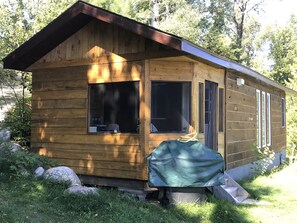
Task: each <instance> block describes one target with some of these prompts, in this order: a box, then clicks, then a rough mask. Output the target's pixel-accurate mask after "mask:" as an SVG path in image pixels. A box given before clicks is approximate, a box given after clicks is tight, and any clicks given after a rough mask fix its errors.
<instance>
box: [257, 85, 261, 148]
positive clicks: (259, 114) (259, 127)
mask: <svg viewBox="0 0 297 223" xmlns="http://www.w3.org/2000/svg"><path fill="white" fill-rule="evenodd" d="M256 102H257V148H261V147H262V146H261V144H262V140H261V139H262V137H261V136H262V128H261V127H262V119H261V92H260V90H258V89H256Z"/></svg>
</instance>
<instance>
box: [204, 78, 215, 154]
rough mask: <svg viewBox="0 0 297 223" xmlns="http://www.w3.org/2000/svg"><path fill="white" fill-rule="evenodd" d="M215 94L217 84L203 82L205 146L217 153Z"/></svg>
mask: <svg viewBox="0 0 297 223" xmlns="http://www.w3.org/2000/svg"><path fill="white" fill-rule="evenodd" d="M217 92H218V84H217V83H215V82H212V81H205V118H204V121H205V125H204V129H205V131H204V138H205V145H206V146H208V147H209V148H211V149H213V150H216V151H218V131H217V94H218V93H217Z"/></svg>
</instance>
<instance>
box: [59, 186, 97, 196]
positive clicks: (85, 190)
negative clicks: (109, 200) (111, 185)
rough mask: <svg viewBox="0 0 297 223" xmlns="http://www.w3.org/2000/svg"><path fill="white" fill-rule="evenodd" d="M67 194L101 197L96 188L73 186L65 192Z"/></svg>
mask: <svg viewBox="0 0 297 223" xmlns="http://www.w3.org/2000/svg"><path fill="white" fill-rule="evenodd" d="M64 193H65V194H77V195H99V193H98V189H97V188H96V187H85V186H72V187H69V188H68V189H66V190H65V191H64Z"/></svg>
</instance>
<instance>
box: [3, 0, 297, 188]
mask: <svg viewBox="0 0 297 223" xmlns="http://www.w3.org/2000/svg"><path fill="white" fill-rule="evenodd" d="M4 67H5V68H8V69H17V70H23V71H30V72H32V75H33V77H32V109H33V110H32V134H31V148H32V151H36V152H37V153H39V154H42V155H45V156H48V157H53V158H55V159H56V160H58V161H59V162H60V163H61V164H62V165H67V166H69V167H71V168H73V169H74V170H75V171H76V173H78V174H79V175H80V176H81V178H82V179H83V181H84V182H85V183H95V184H99V185H107V186H127V187H135V188H143V187H144V186H145V183H146V180H147V166H146V156H147V155H148V154H150V152H151V151H152V150H153V149H154V148H155V147H156V146H158V145H159V144H160V143H161V142H162V141H164V140H174V139H177V138H179V137H180V136H182V135H185V134H187V133H189V132H193V131H196V132H197V133H198V134H197V137H198V139H199V140H200V141H201V142H203V143H204V144H206V145H207V146H209V147H210V148H212V149H214V150H217V151H218V152H219V153H221V154H222V156H223V157H224V159H225V168H226V170H234V169H236V168H240V167H242V166H244V165H247V164H250V163H252V162H253V161H255V160H256V155H255V149H256V148H263V147H266V146H267V147H269V148H270V149H272V150H274V151H275V152H277V153H281V152H282V151H285V149H286V122H285V96H286V92H288V93H293V94H296V92H295V91H293V90H291V89H288V88H286V87H284V86H281V85H279V84H278V83H276V82H274V81H272V80H270V79H268V78H267V77H265V76H262V75H261V74H259V73H257V72H256V71H254V70H251V69H249V68H248V67H245V66H242V65H240V64H238V63H236V62H234V61H231V60H229V59H226V58H222V57H220V56H218V55H215V54H212V53H210V52H208V51H207V50H205V49H203V48H200V47H198V46H195V45H193V44H192V43H190V42H188V41H186V40H184V39H182V38H180V37H178V36H174V35H172V34H169V33H165V32H163V31H161V30H158V29H155V28H153V27H150V26H147V25H145V24H142V23H139V22H136V21H134V20H131V19H128V18H125V17H123V16H120V15H117V14H114V13H112V12H109V11H106V10H103V9H101V8H98V7H95V6H93V5H89V4H87V3H84V2H81V1H79V2H77V3H75V4H74V5H73V6H72V7H70V8H69V9H68V10H66V11H65V12H64V13H63V14H61V15H60V16H59V17H58V18H57V19H55V20H54V21H53V22H51V23H50V24H49V25H48V26H46V27H45V28H44V29H43V30H41V31H40V32H39V33H37V34H36V35H35V36H33V37H32V38H31V39H29V40H28V41H27V42H25V43H24V44H23V45H21V46H20V47H19V48H18V49H16V50H15V51H14V52H12V53H11V54H9V55H8V56H7V57H6V58H5V59H4Z"/></svg>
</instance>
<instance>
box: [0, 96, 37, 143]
mask: <svg viewBox="0 0 297 223" xmlns="http://www.w3.org/2000/svg"><path fill="white" fill-rule="evenodd" d="M2 127H3V128H7V129H9V130H10V132H11V138H12V140H14V141H15V142H17V143H19V144H20V145H22V146H30V135H31V98H24V99H21V100H19V101H18V102H16V104H15V105H14V106H13V107H12V108H11V109H10V110H9V111H8V112H7V113H6V114H5V118H4V121H3V124H2Z"/></svg>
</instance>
